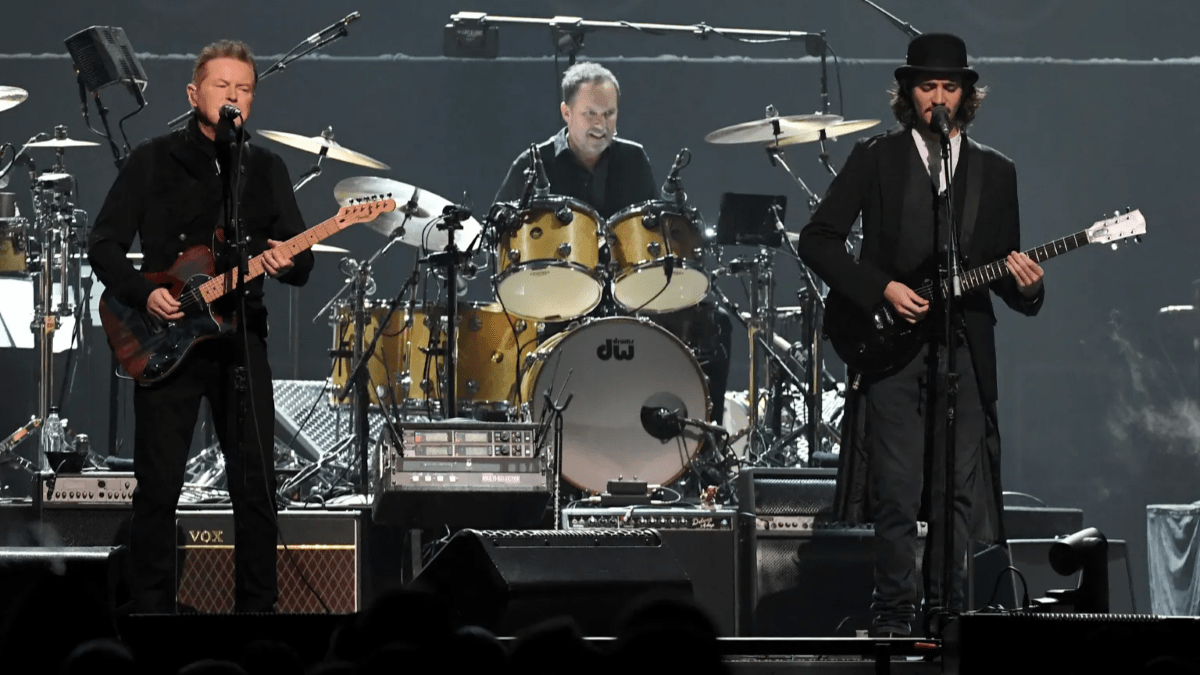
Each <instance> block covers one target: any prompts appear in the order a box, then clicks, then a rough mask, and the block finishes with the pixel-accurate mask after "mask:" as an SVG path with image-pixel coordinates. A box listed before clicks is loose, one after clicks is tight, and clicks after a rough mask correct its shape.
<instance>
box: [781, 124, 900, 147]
mask: <svg viewBox="0 0 1200 675" xmlns="http://www.w3.org/2000/svg"><path fill="white" fill-rule="evenodd" d="M877 124H879V120H843V121H841V122H838V123H836V124H833V125H831V126H828V127H825V128H824V129H817V130H805V131H794V132H793V133H789V134H788V135H787V136H784V137H781V138H780V139H779V141H778V142H775V141H772V142H771V143H770V145H773V146H775V147H777V148H782V147H784V146H788V145H796V144H798V143H812V142H814V141H819V140H822V134H823V135H824V139H825V140H828V139H831V138H837V137H838V136H846V135H848V134H857V133H858V132H860V131H866V130H867V129H870V128H871V127H873V126H875V125H877Z"/></svg>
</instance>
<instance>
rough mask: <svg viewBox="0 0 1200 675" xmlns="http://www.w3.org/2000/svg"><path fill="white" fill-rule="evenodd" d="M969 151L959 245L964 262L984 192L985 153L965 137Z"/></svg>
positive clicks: (964, 262) (959, 229) (965, 262)
mask: <svg viewBox="0 0 1200 675" xmlns="http://www.w3.org/2000/svg"><path fill="white" fill-rule="evenodd" d="M963 140H964V141H966V143H967V148H966V149H967V151H968V152H970V153H971V154H970V155H969V156H968V159H967V195H966V201H965V202H964V203H963V216H962V223H960V224H959V226H958V232H959V237H958V246H959V251H961V252H962V255H963V260H962V264H963V265H966V264H967V259H968V256H969V255H970V251H971V234H972V233H973V232H974V231H975V219H976V217H978V215H979V196H980V194H981V193H982V192H983V153H981V152H976V149H975V144H974V142H972V141H971V140H970V139H969V138H964V139H963Z"/></svg>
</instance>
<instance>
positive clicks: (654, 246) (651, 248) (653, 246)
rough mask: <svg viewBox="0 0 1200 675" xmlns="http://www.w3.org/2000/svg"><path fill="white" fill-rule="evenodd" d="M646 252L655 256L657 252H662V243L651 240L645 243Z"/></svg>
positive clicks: (657, 254)
mask: <svg viewBox="0 0 1200 675" xmlns="http://www.w3.org/2000/svg"><path fill="white" fill-rule="evenodd" d="M646 252H647V253H649V254H650V255H652V256H654V257H655V258H657V257H658V256H659V254H660V253H662V244H660V243H658V242H657V241H652V242H650V243H649V244H646Z"/></svg>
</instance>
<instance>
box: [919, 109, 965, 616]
mask: <svg viewBox="0 0 1200 675" xmlns="http://www.w3.org/2000/svg"><path fill="white" fill-rule="evenodd" d="M960 133H961V132H960ZM939 136H940V137H941V141H940V145H941V150H942V165H943V167H944V168H945V171H946V231H947V242H946V243H947V245H946V254H945V257H944V258H943V262H942V274H941V275H939V276H940V277H941V278H942V279H944V280H945V282H946V285H945V286H941V285H938V286H935V287H934V288H935V290H934V294H933V302H932V303H931V307H930V309H931V310H935V311H941V312H942V322H943V323H942V330H943V335H944V337H945V340H946V438H945V444H944V452H945V464H944V467H943V471H945V475H944V476H943V480H944V488H943V496H942V507H943V508H942V528H943V530H942V569H941V570H939V571H940V573H941V594H940V601H941V603H942V607H943V608H947V607H949V606H950V604H949V603H950V598H951V597H952V595H953V592H954V591H953V589H952V588H951V584H952V580H953V577H954V567H955V564H956V561H955V554H954V501H955V494H956V491H957V487H958V486H957V484H956V481H955V479H954V474H955V465H956V459H957V458H956V457H955V453H956V449H957V439H956V436H955V434H956V430H957V427H958V420H957V416H958V415H957V413H958V384H959V373H958V346H957V344H956V343H957V340H956V332H957V328H958V326H957V316H956V314H957V311H958V303H959V300H960V299H961V297H962V279H961V278H960V277H959V273H960V272H961V269H962V268H961V266H960V265H959V251H958V234H957V223H956V222H955V217H954V173H953V170H954V166H953V158H952V153H951V150H950V137H949V136H948V135H943V134H941V133H939ZM940 234H941V228H940V227H936V228H935V229H934V236H933V242H934V251H935V254H936V251H937V247H938V239H939V238H940ZM943 288H946V289H948V292H946V293H942V289H943ZM937 348H938V345H937V341H936V338H935V337H932V334H931V337H930V342H929V376H928V378H927V379H928V382H929V384H930V386H929V399H928V400H929V402H928V405H927V406H926V408H925V409H926V410H927V411H929V413H930V414H929V415H928V416H927V418H926V426H925V430H926V446H927V447H928V448H930V449H933V447H934V443H935V440H934V437H935V434H934V426H935V419H936V415H935V414H933V413H934V411H936V410H937V408H936V407H935V406H936V405H937V385H936V383H937V371H938V358H937ZM930 457H931V458H932V457H933V455H930ZM934 545H936V543H935V544H934ZM930 609H931V610H935V609H936V608H930Z"/></svg>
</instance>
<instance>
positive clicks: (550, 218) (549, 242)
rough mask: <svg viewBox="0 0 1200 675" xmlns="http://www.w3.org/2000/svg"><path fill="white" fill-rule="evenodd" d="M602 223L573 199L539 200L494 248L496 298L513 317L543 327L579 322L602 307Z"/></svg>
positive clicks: (522, 215)
mask: <svg viewBox="0 0 1200 675" xmlns="http://www.w3.org/2000/svg"><path fill="white" fill-rule="evenodd" d="M602 223H603V221H602V220H601V219H600V216H599V215H597V214H596V211H595V210H593V209H592V208H591V207H589V206H588V205H586V204H584V203H583V202H580V201H578V200H575V199H571V198H569V197H551V198H549V199H544V200H535V201H534V202H533V203H532V204H530V206H529V208H527V209H525V210H523V211H520V212H519V213H518V214H517V217H516V222H515V223H513V225H512V226H510V227H508V228H507V229H506V231H505V232H504V233H502V234H501V235H500V238H499V241H498V242H497V246H496V258H497V262H496V269H497V274H496V280H495V286H496V297H497V298H499V300H500V302H501V303H502V304H503V305H504V308H505V309H506V310H508V311H509V312H511V313H513V314H516V315H518V316H523V317H527V318H532V319H539V320H542V321H567V320H570V319H576V318H579V317H581V316H583V315H584V314H587V313H588V312H590V311H592V310H593V309H595V307H596V305H598V304H600V297H601V294H602V292H603V290H604V282H603V270H602V269H601V268H600V228H601V224H602Z"/></svg>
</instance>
